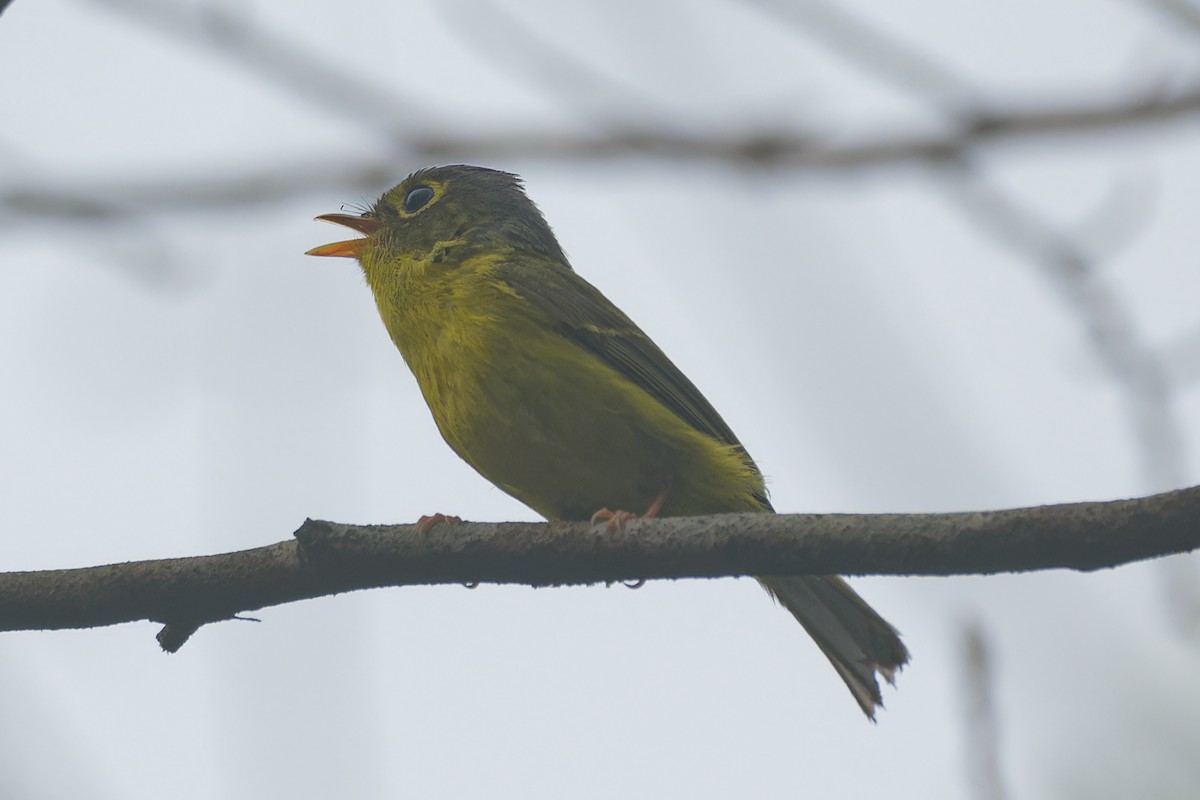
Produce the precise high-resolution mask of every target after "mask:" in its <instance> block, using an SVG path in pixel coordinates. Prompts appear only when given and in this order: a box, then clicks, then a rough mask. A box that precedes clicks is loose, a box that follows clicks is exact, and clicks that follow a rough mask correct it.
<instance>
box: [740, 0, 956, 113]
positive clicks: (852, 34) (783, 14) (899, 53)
mask: <svg viewBox="0 0 1200 800" xmlns="http://www.w3.org/2000/svg"><path fill="white" fill-rule="evenodd" d="M748 5H750V6H752V7H754V8H757V9H758V10H759V11H762V12H763V13H767V14H770V15H771V16H772V17H774V18H776V19H780V20H783V21H784V22H787V23H789V24H791V25H792V26H794V27H795V28H796V29H797V30H799V31H801V32H802V33H804V34H805V35H808V36H810V37H812V38H813V39H814V40H815V41H817V42H820V43H822V44H824V45H826V46H828V48H829V50H830V51H831V52H833V53H834V54H835V55H837V56H839V57H841V58H842V59H844V60H846V61H849V62H851V63H854V64H856V65H857V66H859V67H860V68H861V69H863V70H864V71H865V72H867V73H868V74H869V75H870V76H871V77H873V78H875V79H876V80H879V81H881V82H885V83H890V84H892V85H893V86H896V87H897V88H899V89H901V90H902V91H905V92H908V93H910V94H913V95H916V96H917V97H918V98H919V99H921V100H924V101H927V102H932V103H933V104H934V105H935V106H937V107H938V108H939V110H941V111H942V112H943V113H945V114H948V115H950V116H952V117H970V116H973V115H974V114H973V112H974V111H975V109H976V108H977V107H978V105H979V93H978V92H977V91H976V90H975V89H974V88H973V87H971V86H969V85H968V84H967V83H966V82H964V81H961V80H959V79H958V78H957V77H955V76H954V73H953V72H952V71H951V70H950V69H949V68H947V67H946V66H944V65H942V64H939V63H937V62H935V61H934V60H933V59H932V58H931V57H930V56H929V55H928V54H926V53H923V52H919V51H917V50H915V49H913V48H911V47H908V46H907V45H905V44H903V43H902V42H900V41H899V40H897V39H895V38H893V37H890V36H887V35H885V34H883V33H882V32H880V31H879V30H876V29H875V28H874V27H872V26H870V25H868V24H867V23H866V22H864V21H863V20H862V19H861V18H859V17H858V16H856V15H855V14H853V13H851V12H849V11H847V10H846V9H845V8H844V7H843V6H841V5H835V4H833V3H825V2H822V1H821V0H801V2H795V0H749V2H748Z"/></svg>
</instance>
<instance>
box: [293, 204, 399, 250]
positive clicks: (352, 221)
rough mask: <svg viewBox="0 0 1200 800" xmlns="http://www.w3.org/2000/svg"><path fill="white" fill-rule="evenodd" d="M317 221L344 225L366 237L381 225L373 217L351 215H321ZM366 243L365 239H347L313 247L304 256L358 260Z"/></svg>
mask: <svg viewBox="0 0 1200 800" xmlns="http://www.w3.org/2000/svg"><path fill="white" fill-rule="evenodd" d="M317 219H319V220H321V221H323V222H332V223H334V224H336V225H345V226H346V227H347V228H350V229H352V230H356V231H358V232H359V233H362V234H365V235H366V236H370V235H371V234H372V233H374V232H375V231H377V230H379V228H380V227H381V226H382V225H383V223H382V222H380V221H379V220H377V219H375V218H373V217H357V216H354V215H352V214H322V215H321V216H319V217H317ZM366 242H367V240H366V239H347V240H346V241H344V242H330V243H329V244H323V245H321V246H320V247H314V248H313V249H312V250H309V251H308V252H307V253H305V254H304V255H306V256H341V257H343V258H358V256H359V253H361V252H362V248H363V245H364V244H366Z"/></svg>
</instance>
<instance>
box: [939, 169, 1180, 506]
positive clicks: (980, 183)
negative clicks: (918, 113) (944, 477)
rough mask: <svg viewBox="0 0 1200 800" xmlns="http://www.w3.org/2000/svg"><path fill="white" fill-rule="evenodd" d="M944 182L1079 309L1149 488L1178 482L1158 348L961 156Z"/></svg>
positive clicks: (1067, 249)
mask: <svg viewBox="0 0 1200 800" xmlns="http://www.w3.org/2000/svg"><path fill="white" fill-rule="evenodd" d="M946 166H947V170H946V173H945V174H946V175H947V176H948V177H950V178H951V179H952V180H951V181H950V182H949V184H948V185H949V187H950V188H951V189H952V190H953V192H954V197H955V198H956V200H957V202H956V203H954V207H955V208H956V209H958V210H960V211H963V212H965V213H966V214H967V215H969V217H970V218H971V219H972V220H973V221H974V222H975V223H976V225H978V227H979V229H980V230H982V231H984V232H986V233H988V234H990V235H991V236H992V237H993V238H994V239H995V241H996V242H997V243H998V244H1000V245H1002V246H1004V247H1007V248H1010V249H1012V250H1014V251H1016V252H1017V253H1019V254H1020V255H1021V256H1022V257H1024V258H1028V259H1030V260H1031V261H1032V262H1033V263H1034V264H1036V265H1038V266H1039V267H1040V268H1041V269H1042V270H1043V272H1044V273H1045V275H1046V276H1047V277H1049V278H1050V279H1051V280H1052V281H1053V282H1054V284H1055V287H1056V288H1057V289H1058V290H1059V291H1060V292H1061V294H1062V296H1063V297H1064V298H1065V299H1066V300H1067V302H1068V303H1070V304H1071V307H1072V308H1073V309H1074V310H1075V312H1076V313H1077V314H1078V315H1079V317H1080V319H1081V320H1082V322H1083V324H1084V326H1085V329H1086V331H1087V335H1088V338H1089V339H1090V341H1091V345H1092V349H1093V350H1094V352H1095V353H1096V355H1097V357H1098V358H1099V360H1100V362H1101V364H1103V366H1104V367H1105V369H1107V370H1108V372H1109V374H1110V375H1111V376H1112V378H1113V380H1114V381H1115V382H1116V384H1117V385H1118V386H1120V387H1121V388H1122V390H1123V391H1124V393H1125V397H1126V400H1127V402H1128V403H1129V407H1130V418H1131V419H1132V420H1133V422H1134V425H1135V435H1136V439H1137V443H1138V446H1139V449H1140V451H1141V457H1142V471H1143V474H1145V475H1146V476H1148V479H1149V481H1150V486H1151V487H1152V488H1154V489H1159V488H1162V487H1164V486H1171V485H1177V484H1178V483H1179V482H1180V481H1181V480H1182V476H1183V475H1184V474H1185V469H1184V452H1183V439H1184V437H1183V433H1182V425H1181V423H1180V421H1179V419H1178V417H1177V415H1176V414H1175V413H1174V411H1173V409H1172V407H1171V403H1170V402H1169V398H1170V381H1169V380H1168V377H1167V373H1166V369H1165V367H1164V366H1163V364H1162V363H1161V360H1160V359H1159V357H1158V356H1157V354H1156V353H1155V352H1154V351H1153V350H1152V349H1151V348H1150V347H1149V346H1148V345H1147V344H1146V343H1145V342H1144V341H1143V340H1142V338H1141V337H1140V336H1139V335H1138V332H1137V331H1136V330H1135V328H1134V322H1133V320H1134V315H1133V313H1132V311H1131V310H1130V309H1129V308H1128V306H1127V304H1126V303H1125V302H1124V301H1123V300H1122V298H1121V297H1120V295H1119V294H1118V293H1117V292H1115V291H1113V290H1112V289H1111V288H1109V287H1108V286H1106V285H1105V284H1104V283H1103V281H1102V280H1101V276H1100V275H1099V274H1098V272H1097V270H1096V269H1095V267H1094V266H1093V264H1092V262H1091V259H1090V258H1089V257H1088V255H1087V254H1086V253H1084V252H1083V251H1082V250H1081V249H1080V248H1079V247H1077V246H1076V244H1075V243H1074V242H1073V241H1072V240H1071V239H1070V238H1069V237H1067V236H1064V235H1062V234H1061V233H1060V232H1059V231H1057V230H1055V229H1054V227H1053V226H1052V225H1050V224H1049V223H1047V222H1046V221H1044V220H1042V219H1040V218H1039V217H1038V216H1037V215H1036V214H1034V213H1033V212H1032V211H1030V210H1028V209H1026V208H1024V207H1022V206H1021V204H1020V203H1018V202H1017V201H1016V200H1014V199H1013V198H1011V197H1009V196H1008V195H1006V194H1005V193H1004V192H1002V191H1001V190H1000V189H999V187H997V186H995V185H994V184H992V183H990V182H989V181H987V180H986V179H985V178H984V177H983V176H982V175H980V174H979V173H978V172H977V171H976V170H975V168H974V166H973V165H972V164H971V163H970V162H968V161H966V160H965V159H964V160H959V161H957V162H947V165H946Z"/></svg>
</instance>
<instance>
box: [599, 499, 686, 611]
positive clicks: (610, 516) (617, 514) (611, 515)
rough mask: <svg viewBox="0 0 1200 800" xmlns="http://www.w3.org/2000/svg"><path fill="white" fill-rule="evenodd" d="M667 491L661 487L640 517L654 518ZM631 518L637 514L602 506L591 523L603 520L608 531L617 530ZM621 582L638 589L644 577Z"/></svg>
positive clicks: (636, 516) (634, 517)
mask: <svg viewBox="0 0 1200 800" xmlns="http://www.w3.org/2000/svg"><path fill="white" fill-rule="evenodd" d="M667 491H668V490H667V489H663V490H662V491H661V492H659V493H658V497H655V498H654V502H653V503H651V504H650V507H649V508H647V509H646V513H645V514H642V516H641V518H642V519H654V518H655V517H657V516H658V512H659V511H661V510H662V504H663V501H664V500H666V499H667ZM631 519H638V515H637V514H634V513H633V512H632V511H609V510H608V509H607V508H602V509H600V510H599V511H597V512H596V513H595V514H592V524H593V525H595V524H596V523H597V522H604V523H605V525H604V527H606V528H607V529H608V530H610V531H611V530H613V529H614V528H616V529H617V530H624V528H623V527H622V526H623V525H624V524H625V523H626V522H628V521H629V520H631ZM622 583H624V584H625V586H626V588H629V589H640V588H642V586H643V585H644V584H645V583H646V579H645V578H643V579H642V580H640V581H633V582H628V583H627V582H625V581H622Z"/></svg>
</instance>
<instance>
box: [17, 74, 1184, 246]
mask: <svg viewBox="0 0 1200 800" xmlns="http://www.w3.org/2000/svg"><path fill="white" fill-rule="evenodd" d="M1197 113H1200V84H1198V85H1196V86H1193V87H1189V88H1188V89H1186V90H1184V91H1181V92H1176V93H1171V94H1162V93H1158V92H1153V93H1151V94H1143V95H1135V96H1125V97H1119V98H1116V99H1110V100H1109V101H1107V102H1103V103H1081V104H1077V105H1074V106H1059V107H1047V108H1041V109H1034V108H1024V109H1017V108H1011V109H1007V110H1005V111H1003V112H999V111H996V112H993V113H992V114H990V115H989V116H986V117H979V118H977V119H975V120H974V121H972V122H970V123H969V124H968V125H967V126H966V127H965V128H964V129H962V130H960V131H957V132H951V133H935V134H927V133H921V134H913V135H906V134H902V133H901V134H891V135H887V136H881V137H878V138H876V139H872V140H868V141H857V142H841V141H829V140H822V139H819V138H806V137H804V136H803V135H797V134H796V133H794V132H784V133H780V132H778V131H763V132H760V133H751V134H747V135H743V136H736V137H727V138H697V137H690V136H685V135H678V134H672V133H663V132H653V131H642V130H632V129H627V130H624V131H618V132H614V133H612V134H611V135H607V136H602V137H584V138H579V137H574V136H569V135H565V134H563V135H555V134H550V133H541V132H530V133H527V134H516V135H512V136H496V137H486V138H471V137H464V136H459V135H454V134H451V133H449V132H446V133H441V134H413V135H411V136H407V137H405V138H403V139H401V140H399V141H397V142H396V147H397V148H398V150H399V152H398V153H397V154H395V155H391V156H386V157H379V158H374V159H371V160H367V161H355V162H348V161H347V160H346V158H345V155H344V154H336V155H331V156H327V157H324V156H317V155H314V156H311V157H309V158H306V159H305V160H304V161H303V162H302V163H288V164H276V165H274V166H272V167H269V168H266V169H262V170H259V171H257V172H251V173H247V171H246V169H245V168H244V166H238V167H236V168H235V167H229V168H227V169H224V170H223V169H221V168H219V167H213V168H212V169H208V170H206V171H205V174H204V175H203V176H200V177H195V176H182V175H181V176H172V177H167V178H165V179H160V180H155V181H152V182H141V183H129V182H113V183H110V184H104V183H90V184H88V185H87V186H86V187H83V188H81V187H80V186H79V185H78V183H77V182H72V183H70V184H65V183H64V184H59V185H58V186H54V185H51V186H49V187H47V186H46V185H43V183H42V182H38V183H34V184H28V185H22V184H20V183H17V182H9V184H8V185H7V186H6V187H4V188H0V209H2V210H3V211H4V212H5V215H3V216H0V220H3V219H5V217H7V218H8V221H9V224H12V223H14V222H15V221H16V220H17V219H18V218H26V219H29V218H33V219H45V220H59V221H70V222H76V223H89V222H96V221H104V222H111V221H112V220H114V219H124V218H136V217H138V216H142V215H148V214H161V213H170V212H173V211H196V210H208V209H216V210H225V211H230V210H238V209H241V208H244V207H246V206H252V205H260V204H265V203H274V202H279V201H282V200H285V199H288V198H291V197H297V196H301V195H312V194H314V193H318V192H340V193H345V194H347V195H358V194H361V193H363V192H368V193H373V192H377V191H379V190H380V189H381V188H384V187H387V186H390V185H391V184H392V183H394V182H395V181H396V180H398V178H399V177H401V176H400V175H398V174H397V163H400V162H407V163H422V164H426V163H428V164H432V163H452V162H456V161H463V160H467V161H478V162H482V163H494V164H502V163H507V162H511V161H513V160H518V159H520V160H526V161H528V160H535V161H536V160H540V161H574V162H587V161H605V160H613V159H618V158H627V157H630V156H635V155H652V156H656V157H659V158H662V159H664V160H668V161H670V160H674V161H692V162H701V163H704V162H708V163H713V164H733V165H735V166H737V165H740V166H763V167H771V168H773V169H775V170H780V169H786V170H791V171H796V172H800V171H805V170H813V171H818V170H819V171H853V170H870V169H879V168H884V167H894V166H899V165H904V164H912V163H923V162H924V163H942V162H944V161H946V160H947V159H952V158H954V157H956V156H957V155H958V154H960V153H962V152H964V151H966V150H968V149H970V148H976V147H981V146H985V145H1002V144H1007V143H1011V142H1015V141H1018V140H1027V139H1041V140H1043V141H1045V142H1048V141H1049V140H1050V139H1052V138H1054V137H1064V136H1080V135H1085V134H1088V133H1099V132H1105V131H1111V130H1116V129H1121V128H1128V127H1136V126H1141V125H1146V124H1153V123H1160V122H1167V121H1171V120H1177V119H1181V118H1184V117H1189V116H1194V115H1196V114H1197Z"/></svg>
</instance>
